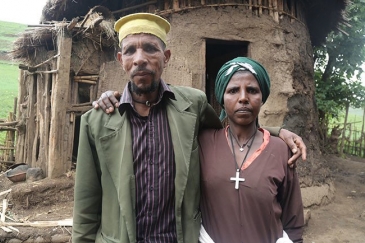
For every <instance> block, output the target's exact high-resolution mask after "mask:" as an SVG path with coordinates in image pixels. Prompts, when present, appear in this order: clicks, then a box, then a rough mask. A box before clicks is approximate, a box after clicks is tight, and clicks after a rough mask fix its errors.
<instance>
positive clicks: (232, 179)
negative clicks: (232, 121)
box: [228, 128, 257, 190]
mask: <svg viewBox="0 0 365 243" xmlns="http://www.w3.org/2000/svg"><path fill="white" fill-rule="evenodd" d="M228 130H229V137H230V139H231V145H232V152H233V158H234V164H235V167H236V177H231V179H230V180H231V181H234V182H235V184H234V188H235V189H237V190H238V189H239V187H240V185H239V183H240V181H242V182H243V181H245V178H241V177H240V170H241V168H242V165H243V163H245V161H246V158H247V155H248V153H249V152H250V149H251V147H252V144H253V141H254V140H255V135H256V132H257V128H256V129H255V132H254V133H253V135H252V136H251V137H250V138H249V139H248V140H247V143H248V142H249V141H250V139H252V140H251V143H250V145H247V147H248V150H247V153H246V155H245V157H244V158H243V161H242V163H241V166H240V167H238V164H237V160H236V153H235V151H234V145H233V139H232V137H233V135H232V131H231V128H228ZM236 142H237V141H236ZM237 143H238V142H237ZM244 145H245V144H244ZM244 145H242V147H243V146H244ZM238 146H240V145H239V144H238ZM240 147H241V146H240ZM240 150H241V149H240Z"/></svg>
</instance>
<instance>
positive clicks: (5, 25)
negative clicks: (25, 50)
mask: <svg viewBox="0 0 365 243" xmlns="http://www.w3.org/2000/svg"><path fill="white" fill-rule="evenodd" d="M26 28H27V26H26V25H24V24H16V23H10V22H4V21H0V52H7V51H9V50H11V48H12V45H13V42H14V41H15V40H16V38H17V37H18V35H19V33H22V32H24V30H25V29H26Z"/></svg>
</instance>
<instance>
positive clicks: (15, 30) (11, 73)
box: [0, 21, 27, 144]
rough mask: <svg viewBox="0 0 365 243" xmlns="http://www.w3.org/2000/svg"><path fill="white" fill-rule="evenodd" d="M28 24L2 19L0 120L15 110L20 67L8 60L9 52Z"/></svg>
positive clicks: (1, 136)
mask: <svg viewBox="0 0 365 243" xmlns="http://www.w3.org/2000/svg"><path fill="white" fill-rule="evenodd" d="M26 27H27V26H26V25H23V24H16V23H10V22H4V21H0V104H1V108H0V120H6V119H7V118H8V116H9V112H12V111H13V110H14V98H16V97H17V96H18V85H19V84H18V76H19V69H18V65H17V64H16V63H13V62H10V61H7V56H6V54H7V52H9V51H10V50H11V49H12V45H13V42H14V41H15V40H16V38H18V36H19V34H20V33H22V32H24V30H25V29H26ZM5 136H6V132H4V131H3V132H0V144H3V143H4V140H5Z"/></svg>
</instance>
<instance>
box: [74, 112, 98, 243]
mask: <svg viewBox="0 0 365 243" xmlns="http://www.w3.org/2000/svg"><path fill="white" fill-rule="evenodd" d="M88 129H89V125H88V123H87V121H86V120H85V117H84V116H82V117H81V125H80V137H79V138H80V139H79V148H78V156H77V166H76V178H75V190H74V211H73V227H72V242H77V243H80V242H95V237H96V233H97V231H98V229H99V225H100V215H101V195H102V190H101V184H100V170H99V166H98V159H97V155H96V152H95V151H96V149H95V144H94V141H93V138H92V136H91V135H90V132H89V131H88Z"/></svg>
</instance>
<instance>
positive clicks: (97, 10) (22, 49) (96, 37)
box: [9, 1, 118, 64]
mask: <svg viewBox="0 0 365 243" xmlns="http://www.w3.org/2000/svg"><path fill="white" fill-rule="evenodd" d="M58 2H62V1H58ZM64 2H66V1H64ZM48 4H49V3H47V5H48ZM114 22H115V19H114V16H113V14H112V13H111V12H110V11H109V9H107V8H105V7H103V6H95V7H93V8H91V9H90V10H89V12H88V13H87V14H86V15H85V16H83V18H82V19H80V20H79V17H75V18H73V19H72V20H71V21H66V20H63V21H57V20H53V21H48V22H47V24H41V25H35V26H31V28H28V29H27V30H26V31H25V32H24V33H23V34H22V35H21V36H20V37H19V38H18V39H17V40H16V41H15V42H14V44H13V50H12V51H11V52H10V53H9V56H10V57H11V58H12V59H16V60H19V61H22V62H23V63H28V64H29V63H30V62H31V61H32V60H34V59H35V58H36V57H37V53H38V52H39V51H40V50H42V49H44V48H45V49H46V50H54V49H55V47H54V45H55V44H56V40H55V38H56V37H57V33H58V32H60V31H64V30H65V29H67V30H68V31H69V32H71V34H72V36H73V39H74V40H77V39H85V38H86V39H89V40H90V41H92V42H93V44H94V46H95V48H99V49H103V48H115V47H116V45H117V43H118V42H117V37H116V35H115V32H114Z"/></svg>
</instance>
